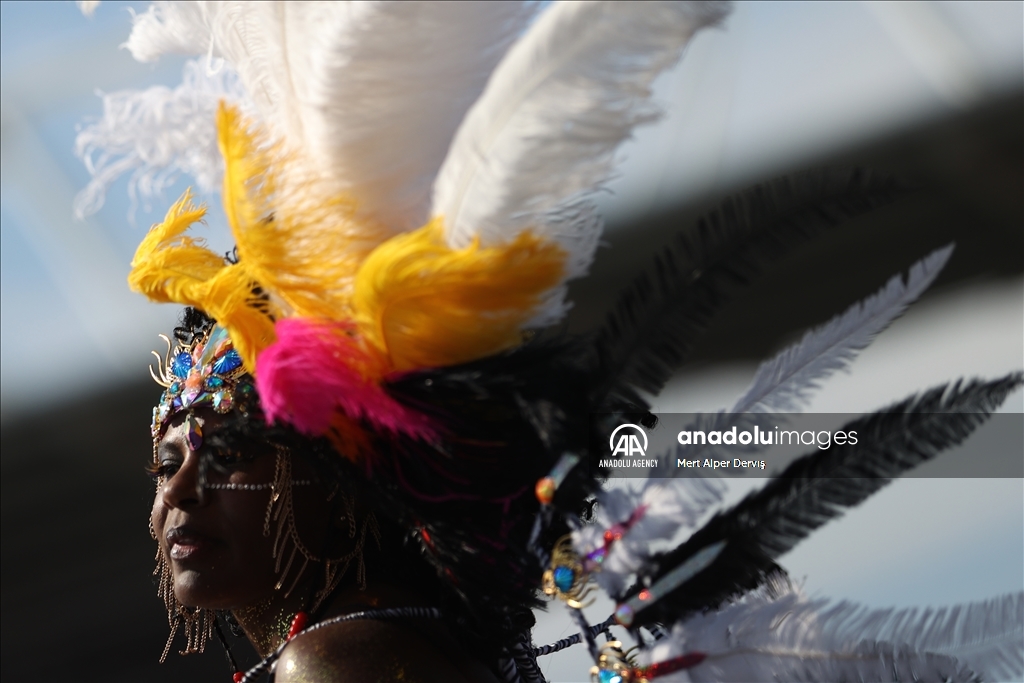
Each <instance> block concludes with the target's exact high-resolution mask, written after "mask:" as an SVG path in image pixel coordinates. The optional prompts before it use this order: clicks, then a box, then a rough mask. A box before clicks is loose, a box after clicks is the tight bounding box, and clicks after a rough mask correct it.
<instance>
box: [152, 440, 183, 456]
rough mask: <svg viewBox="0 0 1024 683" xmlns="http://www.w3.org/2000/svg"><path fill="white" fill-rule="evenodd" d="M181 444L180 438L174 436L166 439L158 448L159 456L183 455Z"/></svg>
mask: <svg viewBox="0 0 1024 683" xmlns="http://www.w3.org/2000/svg"><path fill="white" fill-rule="evenodd" d="M181 445H182V444H181V440H180V439H174V438H172V439H170V440H165V441H163V442H161V443H160V446H159V447H158V448H157V456H158V457H164V456H175V455H176V456H181V455H182V454H183V453H182V448H181Z"/></svg>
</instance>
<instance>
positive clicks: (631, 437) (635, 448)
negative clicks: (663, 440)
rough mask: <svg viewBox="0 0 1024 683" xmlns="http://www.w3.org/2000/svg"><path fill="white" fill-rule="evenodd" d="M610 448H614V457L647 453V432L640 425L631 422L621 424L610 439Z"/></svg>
mask: <svg viewBox="0 0 1024 683" xmlns="http://www.w3.org/2000/svg"><path fill="white" fill-rule="evenodd" d="M608 448H610V449H612V457H616V456H619V457H632V456H634V455H639V456H643V455H646V454H647V432H645V431H644V430H643V429H642V428H640V427H639V426H638V425H634V424H629V423H626V424H622V425H619V426H618V427H616V428H615V431H613V432H612V435H611V438H610V439H608Z"/></svg>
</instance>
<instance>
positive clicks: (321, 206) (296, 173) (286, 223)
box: [217, 103, 387, 319]
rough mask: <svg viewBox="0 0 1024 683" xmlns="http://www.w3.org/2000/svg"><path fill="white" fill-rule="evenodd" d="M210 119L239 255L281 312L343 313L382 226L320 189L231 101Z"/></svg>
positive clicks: (346, 312) (382, 235)
mask: <svg viewBox="0 0 1024 683" xmlns="http://www.w3.org/2000/svg"><path fill="white" fill-rule="evenodd" d="M217 125H218V131H219V142H220V148H221V152H222V154H223V155H224V160H225V173H224V209H225V213H226V214H227V217H228V222H229V223H230V224H231V230H232V232H233V233H234V236H235V241H236V243H237V245H238V254H239V258H240V261H241V262H242V263H243V264H246V265H247V267H248V268H249V271H250V272H251V273H252V274H253V276H254V278H255V279H256V280H257V281H258V282H260V284H261V285H262V286H263V287H264V289H265V291H267V292H268V293H270V294H271V295H272V297H273V299H274V300H275V301H276V302H278V303H279V304H281V305H283V306H284V307H285V311H286V313H288V314H291V315H301V316H310V317H319V318H327V319H340V318H344V317H349V316H350V315H351V304H350V301H351V295H352V279H353V277H354V275H355V272H356V270H357V269H358V267H359V264H360V263H361V262H362V261H363V259H364V258H365V257H366V255H367V254H368V253H369V252H370V251H371V250H372V249H373V248H374V247H376V246H377V245H378V244H380V242H382V241H383V240H384V239H385V238H386V236H387V235H386V231H385V230H384V228H383V226H380V225H372V224H369V223H367V222H366V221H356V220H355V218H354V215H355V208H356V205H355V202H354V201H352V200H351V199H350V198H348V197H345V196H341V195H338V194H337V193H332V192H329V191H328V190H326V189H325V188H324V187H323V186H322V183H321V181H320V179H318V178H313V177H310V175H309V174H308V173H307V172H304V171H303V170H302V169H303V168H304V166H303V164H301V163H300V160H299V159H298V158H297V157H296V156H295V155H294V154H289V153H286V152H284V151H283V150H282V149H281V148H280V147H279V146H275V145H272V144H270V143H269V142H268V141H267V139H266V136H265V135H264V134H263V133H262V132H260V131H258V130H257V129H255V128H254V126H253V125H252V123H251V122H249V121H248V120H246V119H245V118H244V117H243V116H241V114H239V112H238V111H237V110H235V109H234V108H232V107H229V106H227V105H225V104H223V103H222V104H221V107H220V109H219V111H218V114H217Z"/></svg>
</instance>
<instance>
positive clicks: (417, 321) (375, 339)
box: [353, 218, 566, 370]
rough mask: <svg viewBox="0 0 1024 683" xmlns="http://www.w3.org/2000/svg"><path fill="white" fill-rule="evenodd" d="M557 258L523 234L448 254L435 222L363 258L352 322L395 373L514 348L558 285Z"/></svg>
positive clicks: (561, 259) (560, 260) (559, 254)
mask: <svg viewBox="0 0 1024 683" xmlns="http://www.w3.org/2000/svg"><path fill="white" fill-rule="evenodd" d="M565 259H566V254H565V251H564V250H563V249H562V248H561V247H559V246H558V245H557V244H556V243H554V242H551V241H546V240H543V239H542V238H539V237H536V236H534V235H533V234H532V233H530V232H529V231H526V232H523V233H520V235H519V236H518V237H516V239H515V240H513V241H512V242H509V243H508V244H504V245H501V246H494V247H481V246H480V245H479V243H477V242H474V243H473V244H471V245H469V246H467V247H466V248H465V249H458V250H455V249H451V248H450V247H448V246H447V245H446V244H445V242H444V237H443V234H442V220H441V219H440V218H435V219H434V220H433V221H431V222H430V223H428V224H427V225H425V226H423V227H422V228H420V229H418V230H415V231H413V232H410V233H405V234H402V235H398V236H396V237H393V238H392V239H390V240H388V241H387V242H385V243H384V244H382V245H380V246H379V247H377V249H375V250H374V251H373V253H371V254H370V256H369V257H368V258H367V259H366V261H365V262H364V263H363V265H362V266H361V267H360V269H359V272H358V274H357V275H356V282H355V293H354V299H353V303H354V307H355V313H356V322H357V323H358V325H359V328H360V331H361V332H362V333H363V335H364V337H365V338H366V340H367V341H368V342H370V344H372V345H373V346H375V347H376V348H377V349H378V350H380V351H381V352H383V353H385V354H386V355H387V356H388V357H389V358H390V361H391V366H392V367H393V368H394V369H396V370H408V369H412V368H421V367H438V366H444V365H451V364H454V363H461V362H465V361H469V360H473V359H476V358H481V357H484V356H487V355H490V354H493V353H497V352H498V351H501V350H503V349H507V348H510V347H512V346H515V345H517V344H519V343H520V342H521V341H522V332H521V329H522V326H523V325H524V324H525V323H526V322H527V321H528V320H529V319H530V318H531V317H532V316H533V314H534V313H535V311H536V310H537V308H538V306H539V305H540V304H541V303H542V302H543V300H544V296H545V295H546V294H548V293H549V292H550V291H551V290H552V289H553V288H554V287H556V286H557V285H559V284H560V283H561V281H562V278H563V277H564V275H565Z"/></svg>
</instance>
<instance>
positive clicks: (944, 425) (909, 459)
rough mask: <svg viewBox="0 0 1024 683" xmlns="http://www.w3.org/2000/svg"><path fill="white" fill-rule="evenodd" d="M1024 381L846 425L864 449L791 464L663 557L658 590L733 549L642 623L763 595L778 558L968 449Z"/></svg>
mask: <svg viewBox="0 0 1024 683" xmlns="http://www.w3.org/2000/svg"><path fill="white" fill-rule="evenodd" d="M1022 382H1024V374H1022V373H1019V372H1018V373H1014V374H1012V375H1008V376H1006V377H1004V378H1002V379H998V380H994V381H991V382H981V381H977V380H975V381H971V382H968V383H966V384H962V383H961V382H956V383H955V384H953V385H952V386H948V385H943V386H940V387H937V388H934V389H930V390H928V391H926V392H924V393H923V394H920V395H915V396H911V397H910V398H908V399H906V400H904V401H902V402H900V403H897V404H896V405H893V406H890V407H888V408H885V409H883V410H880V411H878V412H876V413H873V414H871V415H866V416H864V417H861V418H858V419H857V420H854V421H852V422H850V423H848V424H847V425H845V426H844V427H843V428H842V429H843V430H844V431H855V432H856V433H857V435H858V441H857V444H856V445H850V444H845V445H842V446H836V445H833V446H832V447H831V448H829V449H828V450H825V451H815V452H814V453H812V454H810V455H806V456H804V457H802V458H800V459H798V460H796V461H794V462H792V463H791V464H790V465H789V467H787V468H786V469H785V471H783V473H782V474H781V475H779V476H778V477H776V478H774V479H773V480H772V481H771V482H769V483H768V484H767V485H766V486H765V487H764V488H763V489H761V490H760V491H757V492H755V493H752V494H750V495H749V496H747V497H746V498H745V499H744V500H742V501H741V502H740V503H738V504H737V505H736V506H735V507H733V508H731V509H730V510H728V511H727V512H725V513H721V514H718V515H716V516H715V517H713V518H712V519H711V520H709V521H708V523H707V524H706V525H705V526H704V527H703V528H701V529H700V530H699V531H697V532H696V533H694V534H693V535H692V536H691V537H690V538H689V539H688V540H687V541H686V543H684V544H682V545H681V546H679V547H678V548H676V549H675V550H673V551H670V552H669V553H667V554H665V555H663V556H662V557H660V558H657V559H656V561H655V564H654V566H656V570H655V572H653V574H652V575H651V576H649V577H647V580H648V581H649V582H650V583H654V582H656V581H657V580H658V578H660V577H661V576H663V575H664V574H665V573H667V572H668V571H670V570H671V569H672V568H674V567H676V566H678V565H680V564H681V563H683V562H685V561H686V560H687V559H688V558H689V557H691V556H692V555H693V554H694V553H696V552H697V551H699V550H700V549H702V548H704V547H706V546H708V545H710V544H711V543H714V542H716V541H719V540H723V539H725V540H727V545H726V546H725V548H724V549H723V551H722V553H721V554H720V555H719V556H718V558H716V560H715V562H714V563H712V565H711V566H710V567H708V569H707V570H705V571H703V572H701V573H700V574H698V575H697V576H695V577H694V578H693V579H692V580H690V581H689V582H688V583H686V584H684V585H683V586H681V587H680V588H678V589H676V590H675V591H674V592H673V593H670V594H669V595H667V596H665V597H664V598H662V599H661V600H659V601H658V602H656V603H654V604H653V605H651V606H650V607H649V608H647V609H645V610H644V611H643V612H641V613H640V615H638V617H637V619H636V620H635V621H634V624H636V625H638V626H641V625H644V624H647V623H651V622H658V621H666V622H667V621H674V620H676V619H679V618H680V617H682V616H684V615H685V614H687V613H690V612H693V611H698V610H704V609H710V608H714V607H717V606H718V605H719V604H721V603H722V602H724V601H725V600H727V599H729V598H731V597H733V596H734V595H736V594H739V593H742V592H746V591H749V590H752V589H754V588H756V587H757V586H758V585H760V584H762V583H763V582H764V581H765V578H766V577H767V576H768V575H770V574H771V573H773V572H774V571H776V570H777V565H775V563H774V559H775V558H777V557H779V556H780V555H782V554H783V553H785V552H786V551H788V550H790V549H791V548H793V546H795V545H796V544H797V543H799V542H800V541H801V540H802V539H804V538H805V537H806V536H807V535H808V534H810V533H811V532H812V531H814V530H815V529H817V528H818V527H819V526H821V525H823V524H825V522H827V521H829V520H830V519H833V518H834V517H838V516H839V515H841V514H842V513H843V511H844V510H845V509H846V508H849V507H853V506H855V505H857V504H859V503H860V502H862V501H863V500H865V499H866V498H868V497H869V496H870V495H871V494H873V493H875V492H876V491H878V490H879V489H881V488H882V487H883V486H885V485H886V484H887V483H889V482H890V481H892V479H893V478H894V477H897V476H899V475H900V474H902V473H903V472H906V471H907V470H909V469H911V468H913V467H916V466H917V465H919V464H921V463H923V462H925V461H926V460H929V459H931V458H932V457H934V456H935V455H937V454H938V453H940V452H941V451H943V450H945V449H946V448H949V447H951V446H954V445H956V444H958V443H960V442H961V441H963V440H964V439H965V438H966V437H967V436H968V435H969V434H970V433H971V432H973V431H974V429H975V428H976V427H977V426H978V425H980V424H981V423H982V422H984V421H985V420H986V419H987V418H988V416H989V415H991V413H992V411H993V410H994V409H995V408H997V407H998V406H999V404H1001V403H1002V402H1003V400H1004V399H1005V398H1006V396H1007V395H1008V394H1009V393H1010V392H1011V391H1013V390H1014V389H1016V388H1017V387H1019V386H1021V384H1022ZM642 580H643V579H642ZM643 582H644V583H647V581H643ZM640 588H641V586H640V585H637V586H635V587H634V588H632V589H630V590H629V591H627V596H631V595H633V594H635V593H636V592H638V591H639V590H640Z"/></svg>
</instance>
